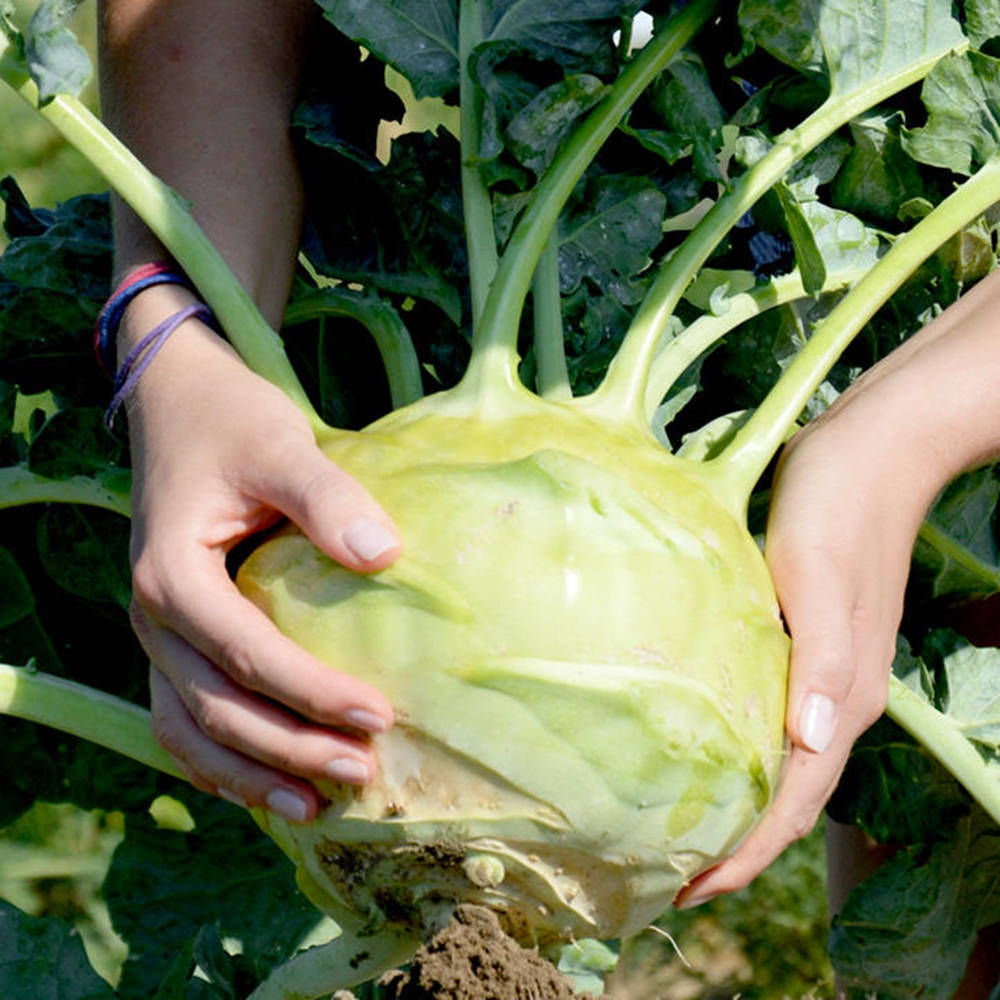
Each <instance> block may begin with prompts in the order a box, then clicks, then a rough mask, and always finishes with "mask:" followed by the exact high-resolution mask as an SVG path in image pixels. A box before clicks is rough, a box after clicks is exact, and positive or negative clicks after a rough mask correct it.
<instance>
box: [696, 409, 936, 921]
mask: <svg viewBox="0 0 1000 1000" xmlns="http://www.w3.org/2000/svg"><path fill="white" fill-rule="evenodd" d="M881 410H882V403H881V399H880V394H879V393H877V392H872V393H867V394H866V393H862V394H860V395H859V396H855V397H854V398H853V404H852V405H846V406H843V407H838V408H835V410H833V411H831V412H830V413H828V414H827V415H826V416H825V417H824V418H823V419H821V420H819V421H817V422H816V423H814V424H812V425H810V426H809V427H808V428H806V429H805V430H803V431H801V432H800V433H799V434H798V435H797V436H796V438H794V439H793V441H792V442H791V443H790V444H789V446H788V447H787V448H786V450H785V453H784V455H783V456H782V460H781V463H780V465H779V470H778V474H777V477H776V480H775V487H774V499H773V502H772V507H771V512H770V518H769V524H768V531H767V548H766V555H767V561H768V566H769V568H770V570H771V575H772V578H773V580H774V585H775V589H776V591H777V594H778V600H779V603H780V605H781V610H782V613H783V614H784V617H785V621H786V624H787V626H788V629H789V631H790V633H791V636H792V654H791V664H790V674H789V686H788V704H787V716H786V730H787V733H788V737H789V748H788V755H787V758H786V760H785V763H784V768H783V771H782V776H781V780H780V785H779V788H778V792H777V795H776V797H775V799H774V802H773V803H772V805H771V806H770V808H769V810H768V812H767V813H766V815H765V816H764V818H763V819H762V820H761V822H760V824H759V825H758V826H757V827H756V828H755V829H754V830H753V832H752V833H751V834H750V835H749V836H748V837H747V839H746V840H745V841H744V842H743V844H741V845H740V847H739V848H738V849H737V851H736V852H735V854H733V855H732V857H730V858H728V859H727V860H725V861H723V862H722V863H721V864H719V865H718V866H716V867H715V868H713V869H711V870H709V871H708V872H705V873H704V874H702V875H701V876H699V877H698V878H696V879H695V880H694V881H693V882H692V883H691V884H689V885H688V886H686V887H685V889H684V891H683V892H682V893H681V895H680V897H678V900H677V905H678V906H679V907H681V908H688V907H691V906H697V905H699V904H700V903H703V902H706V901H707V900H708V899H710V898H711V897H712V896H715V895H718V894H719V893H723V892H732V891H735V890H738V889H742V888H743V887H744V886H746V885H747V884H749V883H750V882H751V881H752V880H753V879H754V878H755V877H756V876H757V875H758V874H759V873H760V872H761V871H763V870H764V869H765V868H766V867H767V866H768V865H769V864H770V863H771V862H772V861H773V860H774V859H775V858H776V857H777V856H778V855H779V854H780V853H781V852H782V851H783V850H784V849H785V848H786V847H787V846H788V845H789V844H790V843H791V842H792V841H794V840H796V839H798V838H800V837H803V836H805V835H806V834H807V833H809V831H810V830H811V829H812V828H813V826H814V825H815V823H816V820H817V819H818V817H819V815H820V813H821V812H822V810H823V807H824V805H825V803H826V801H827V799H828V798H829V797H830V795H832V793H833V791H834V789H835V787H836V785H837V781H838V779H839V777H840V773H841V771H842V770H843V768H844V765H845V763H846V761H847V757H848V754H849V753H850V750H851V746H852V745H853V743H854V741H855V739H857V737H858V736H859V735H860V734H861V733H862V732H863V731H864V730H865V729H867V728H868V727H869V726H870V725H871V724H872V723H873V722H874V721H875V720H876V719H877V718H878V717H879V716H880V715H881V713H882V711H883V709H884V707H885V702H886V696H887V690H888V677H889V671H890V668H891V665H892V660H893V656H894V653H895V640H896V630H897V627H898V625H899V620H900V617H901V614H902V606H903V593H904V589H905V585H906V578H907V573H908V570H909V563H910V553H911V550H912V547H913V542H914V539H915V537H916V533H917V531H918V529H919V527H920V523H921V520H922V518H923V515H924V511H925V508H926V506H927V504H928V503H929V502H930V499H931V498H932V497H933V495H934V492H935V490H936V488H935V487H933V486H932V483H931V481H930V480H929V479H928V477H927V475H926V463H923V462H922V460H921V455H920V453H919V451H915V452H914V453H912V454H911V453H909V452H908V451H907V450H906V449H905V448H903V447H902V446H901V444H900V442H899V440H898V439H897V437H896V436H895V435H894V434H892V433H888V434H884V433H883V434H878V433H873V432H872V428H873V427H879V426H881V427H883V428H884V427H886V424H885V422H884V420H885V419H887V418H888V416H889V414H887V413H884V412H883V413H881V414H880V411H881ZM879 415H880V416H881V417H882V418H883V422H882V423H881V424H879V423H875V424H873V423H872V422H871V421H873V420H876V419H877V417H878V416H879ZM889 426H890V427H891V426H892V424H891V423H890V424H889Z"/></svg>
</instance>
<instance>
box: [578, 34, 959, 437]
mask: <svg viewBox="0 0 1000 1000" xmlns="http://www.w3.org/2000/svg"><path fill="white" fill-rule="evenodd" d="M941 55H942V54H941V53H936V54H934V55H933V57H931V56H928V57H926V58H925V59H922V60H920V61H918V62H916V63H914V64H912V65H911V66H908V67H907V68H906V70H904V71H901V72H899V73H895V74H892V75H889V76H886V77H884V78H880V79H874V80H871V81H868V82H866V83H865V84H864V86H862V87H859V88H858V89H856V90H854V91H851V92H849V93H847V94H844V95H835V96H833V97H830V98H828V99H827V100H826V101H825V102H824V103H823V104H822V105H821V106H820V107H819V108H817V109H816V111H814V112H813V113H812V114H811V115H810V116H809V117H808V118H806V119H805V121H803V122H802V123H801V124H799V125H798V126H797V127H796V128H794V129H791V130H790V131H788V132H786V133H784V134H783V135H781V136H780V137H779V138H778V139H777V140H776V142H775V144H774V145H773V146H772V147H771V148H770V149H769V150H768V152H767V153H766V154H765V155H764V156H762V157H761V158H760V159H759V160H758V161H757V162H756V163H755V164H754V165H753V166H752V167H750V168H749V169H748V170H747V171H746V172H745V173H744V174H742V175H741V176H740V177H739V178H738V179H737V180H736V181H734V182H733V184H732V185H731V187H730V188H729V191H728V192H727V193H726V194H724V195H723V196H722V197H720V198H719V200H718V201H717V202H716V203H715V204H714V205H713V206H712V208H711V209H710V210H709V211H708V213H707V214H706V215H705V216H704V218H702V220H701V221H700V222H699V223H698V225H697V226H695V228H694V229H693V230H692V231H691V233H690V234H689V235H688V236H687V238H686V239H685V240H684V242H683V243H682V244H681V245H680V246H679V247H678V248H677V249H676V250H675V251H674V252H673V253H672V254H671V255H670V256H669V257H668V258H667V260H666V261H665V262H664V264H663V266H662V267H661V269H660V273H659V274H658V275H657V278H656V281H655V282H654V283H653V285H652V287H651V288H650V290H649V292H648V294H647V295H646V298H645V300H644V301H643V304H642V306H641V307H640V308H639V311H638V312H637V313H636V315H635V319H634V320H633V321H632V325H631V326H630V328H629V331H628V333H627V334H626V336H625V339H624V340H623V341H622V344H621V346H620V347H619V349H618V352H617V354H616V355H615V358H614V360H613V361H612V363H611V365H610V366H609V368H608V373H607V375H606V376H605V378H604V382H603V383H602V384H601V385H600V387H599V388H598V389H597V391H596V392H595V393H594V394H593V395H592V396H591V399H590V401H589V402H588V409H593V410H594V411H596V412H600V413H602V414H604V415H606V416H619V417H625V418H627V419H631V420H641V419H642V418H643V415H644V412H645V400H646V383H647V378H648V374H649V370H650V367H651V365H652V363H653V358H654V357H655V355H656V352H657V350H658V348H659V346H660V341H661V339H662V337H663V333H664V331H665V330H666V329H667V324H668V323H669V321H670V317H671V316H672V315H673V313H674V309H675V308H676V307H677V303H678V302H679V301H680V299H681V297H682V296H683V294H684V292H685V290H686V289H687V287H688V285H689V284H690V283H691V282H692V281H693V280H694V278H695V276H696V275H697V273H698V271H699V270H700V269H701V267H702V265H703V264H704V263H705V261H707V260H708V258H709V256H710V255H711V254H712V252H713V251H714V250H715V248H716V247H717V246H718V245H719V243H720V242H721V241H722V239H723V238H724V237H725V236H726V234H727V233H728V232H729V231H730V230H731V229H732V228H733V227H734V226H735V225H736V223H737V222H738V221H739V220H740V219H741V218H742V217H743V215H744V214H745V213H746V212H748V211H749V210H750V209H751V208H753V206H754V205H755V204H756V203H757V202H758V201H759V200H760V198H761V197H763V195H765V194H766V193H767V192H768V191H769V190H770V189H771V188H772V187H773V186H774V185H775V184H776V183H777V182H778V181H779V180H781V178H782V177H783V176H784V175H785V174H786V173H787V172H788V170H789V169H790V168H791V167H793V166H794V165H795V164H796V163H797V162H798V161H799V160H801V159H802V158H803V157H804V156H805V155H806V154H807V153H808V152H809V151H810V150H812V149H815V147H816V146H818V145H819V144H820V143H821V142H822V141H823V140H824V139H826V138H827V137H828V136H830V135H831V134H832V133H833V132H835V131H836V130H837V129H838V128H840V127H841V126H842V125H844V124H846V123H847V122H849V121H850V120H851V119H852V118H855V117H856V116H857V115H859V114H861V113H862V112H863V111H867V110H868V109H869V108H871V107H874V106H875V105H876V104H878V103H880V102H881V101H884V100H885V99H886V98H887V97H890V96H892V95H893V94H895V93H898V92H899V91H900V90H903V89H904V88H905V87H908V86H910V85H911V84H913V83H916V82H917V81H919V80H921V79H923V78H924V77H925V76H926V75H927V74H928V73H929V72H930V71H931V69H933V67H934V66H935V65H936V64H937V62H939V61H940V59H941Z"/></svg>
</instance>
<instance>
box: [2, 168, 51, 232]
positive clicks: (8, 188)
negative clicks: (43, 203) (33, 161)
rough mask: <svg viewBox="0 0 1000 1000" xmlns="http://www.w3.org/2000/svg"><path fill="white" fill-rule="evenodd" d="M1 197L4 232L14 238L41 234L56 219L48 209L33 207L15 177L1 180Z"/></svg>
mask: <svg viewBox="0 0 1000 1000" xmlns="http://www.w3.org/2000/svg"><path fill="white" fill-rule="evenodd" d="M0 199H3V202H4V206H5V213H4V223H3V228H4V232H5V233H6V234H7V235H8V236H9V237H10V238H11V239H14V238H15V237H18V236H40V235H41V234H42V233H44V232H45V230H46V229H48V228H49V226H51V225H52V222H53V220H54V216H53V213H52V212H50V211H48V210H47V209H33V208H32V207H31V206H30V205H29V204H28V200H27V198H25V197H24V194H23V192H22V191H21V189H20V188H19V187H18V186H17V181H15V180H14V178H13V177H4V178H3V179H2V180H0Z"/></svg>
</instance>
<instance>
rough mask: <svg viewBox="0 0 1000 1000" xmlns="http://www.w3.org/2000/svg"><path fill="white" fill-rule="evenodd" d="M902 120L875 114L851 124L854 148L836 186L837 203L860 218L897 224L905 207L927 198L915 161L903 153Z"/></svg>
mask: <svg viewBox="0 0 1000 1000" xmlns="http://www.w3.org/2000/svg"><path fill="white" fill-rule="evenodd" d="M899 122H900V116H899V115H898V114H895V113H890V112H874V113H872V114H869V115H865V116H864V117H861V118H856V119H854V121H852V122H851V123H850V130H851V137H852V138H853V140H854V145H853V147H852V148H851V152H850V154H849V155H848V157H847V161H846V162H845V163H844V166H843V168H842V169H841V171H840V173H838V174H837V178H836V180H835V182H834V185H833V203H834V204H835V205H836V207H837V208H843V209H846V210H847V211H848V212H853V213H855V214H857V215H864V216H869V217H871V218H874V219H877V220H879V221H881V222H893V221H895V220H896V218H897V217H898V215H899V210H900V208H901V207H902V205H903V204H904V203H905V202H906V201H908V200H910V199H911V198H918V197H920V196H921V195H922V194H923V191H924V185H923V181H922V180H921V177H920V171H919V170H918V169H917V167H916V165H915V164H914V163H913V160H911V159H910V157H909V156H907V155H906V154H905V153H904V151H903V146H902V142H901V139H900V134H899Z"/></svg>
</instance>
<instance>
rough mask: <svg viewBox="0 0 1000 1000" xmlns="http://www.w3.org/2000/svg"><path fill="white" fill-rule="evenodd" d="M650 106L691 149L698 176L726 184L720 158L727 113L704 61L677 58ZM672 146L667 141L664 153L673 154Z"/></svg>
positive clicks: (659, 83)
mask: <svg viewBox="0 0 1000 1000" xmlns="http://www.w3.org/2000/svg"><path fill="white" fill-rule="evenodd" d="M650 103H651V104H652V106H653V108H654V109H655V110H656V112H657V113H658V114H659V115H660V117H661V118H662V119H663V122H664V124H665V125H666V131H667V133H669V134H670V136H671V138H673V139H677V140H683V141H684V142H685V143H686V145H687V146H690V147H691V149H692V151H693V154H694V172H695V176H697V177H698V178H699V179H700V180H707V181H723V180H724V178H723V175H722V171H721V170H720V169H719V164H718V160H717V155H718V152H719V149H720V148H721V146H722V126H723V125H724V124H725V123H726V113H725V111H724V110H723V108H722V105H721V104H720V103H719V100H718V98H717V97H716V96H715V92H714V91H713V90H712V85H711V82H710V81H709V78H708V74H707V73H706V71H705V66H704V64H703V63H702V61H701V60H700V59H699V58H698V57H697V56H695V55H693V54H690V53H685V54H682V55H681V56H679V57H678V58H677V59H675V60H674V61H673V62H672V63H671V64H670V65H669V66H668V67H667V68H666V69H665V70H664V71H663V73H662V75H661V77H660V79H659V80H658V81H657V83H656V84H655V86H654V87H653V88H652V91H651V94H650ZM670 146H671V143H669V142H667V143H666V145H665V148H664V150H663V151H664V152H667V153H669V152H670V151H671V149H670ZM661 155H662V154H661Z"/></svg>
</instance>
